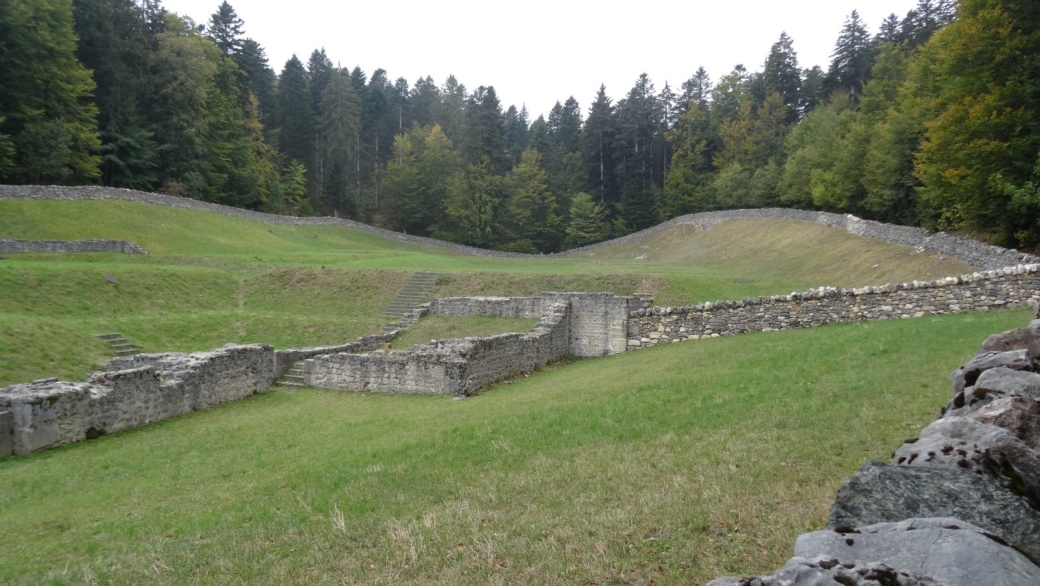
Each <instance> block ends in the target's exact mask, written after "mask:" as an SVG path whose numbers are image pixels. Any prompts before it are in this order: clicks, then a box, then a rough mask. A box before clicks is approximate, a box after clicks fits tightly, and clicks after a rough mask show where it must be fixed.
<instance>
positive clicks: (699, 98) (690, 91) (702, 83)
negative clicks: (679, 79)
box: [677, 67, 712, 116]
mask: <svg viewBox="0 0 1040 586" xmlns="http://www.w3.org/2000/svg"><path fill="white" fill-rule="evenodd" d="M711 89H712V87H711V78H710V77H709V76H708V71H707V70H706V69H704V68H703V67H698V68H697V71H696V72H695V73H694V74H693V76H691V77H690V79H688V80H686V81H684V82H683V84H682V90H683V93H682V96H680V98H679V103H678V104H677V107H678V113H677V116H682V115H683V114H684V113H685V112H686V111H687V110H689V109H690V108H693V107H698V108H700V109H701V110H703V111H705V112H707V111H708V100H709V99H710V98H711Z"/></svg>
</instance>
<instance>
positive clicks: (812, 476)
mask: <svg viewBox="0 0 1040 586" xmlns="http://www.w3.org/2000/svg"><path fill="white" fill-rule="evenodd" d="M1028 319H1029V316H1028V312H1026V311H1013V312H1000V313H989V314H976V315H958V316H944V317H927V318H921V319H915V320H899V321H888V322H874V323H869V324H847V325H840V326H827V327H823V328H818V329H814V330H800V331H793V332H773V333H767V334H749V335H744V336H736V337H730V338H719V339H714V340H706V341H699V342H686V343H681V344H673V345H669V346H666V347H661V348H656V349H652V350H645V351H639V352H634V353H628V354H624V355H620V356H615V357H611V358H605V359H597V360H587V361H577V362H574V363H572V364H569V365H566V366H557V367H552V368H549V369H547V370H545V371H542V372H539V373H536V374H535V375H532V376H531V377H530V378H528V379H521V380H519V381H517V382H515V383H513V384H509V385H500V386H498V387H496V388H495V389H493V390H491V391H489V392H486V393H484V394H482V395H480V396H478V397H474V398H470V399H468V400H466V401H452V400H450V398H447V397H444V398H441V397H427V396H394V395H377V394H355V393H344V392H335V391H322V390H300V391H295V392H294V391H287V390H277V391H272V392H269V393H265V394H262V395H258V396H255V397H252V398H249V399H246V400H243V401H240V402H236V403H233V404H229V405H225V406H221V407H217V408H214V409H210V410H207V411H203V412H198V413H193V414H191V415H188V416H185V417H181V418H179V419H176V420H172V421H168V422H164V423H160V424H156V425H151V426H148V427H145V428H140V429H137V430H132V431H128V432H124V433H119V434H115V435H113V436H108V437H104V438H101V439H99V440H95V441H91V442H87V443H82V444H75V445H69V446H66V447H63V448H59V449H56V450H52V451H49V452H45V453H41V454H36V455H31V456H26V457H18V458H13V459H8V460H5V461H0V582H3V583H10V584H39V583H49V584H78V583H113V584H138V583H156V584H186V583H187V584H191V583H221V584H223V583H232V584H284V583H336V584H340V583H343V584H473V583H478V584H479V583H487V584H520V583H523V584H585V583H590V582H594V583H597V584H648V583H649V582H650V580H654V581H655V582H656V583H658V584H676V583H679V584H698V583H703V582H705V581H707V580H709V579H711V578H713V577H715V576H717V575H721V574H732V573H740V574H744V573H756V572H768V571H772V570H773V569H775V568H776V567H778V566H780V565H782V563H783V562H784V561H785V560H786V559H787V557H789V555H790V548H791V543H792V542H793V540H794V538H795V536H797V535H798V534H800V533H802V532H805V531H808V530H812V529H816V528H819V527H821V526H823V525H824V523H825V519H826V515H827V510H828V506H829V504H830V502H831V501H832V499H833V495H834V493H835V491H836V489H837V488H838V486H840V484H841V483H842V482H843V481H844V480H845V479H847V478H848V477H849V476H850V475H851V474H852V473H853V472H854V471H855V470H856V469H857V468H858V467H859V466H860V465H862V464H863V462H865V461H866V460H868V459H881V460H884V459H887V457H888V455H889V453H890V452H891V451H892V450H893V449H894V448H895V447H897V446H898V445H899V444H900V442H901V441H902V440H903V439H904V438H908V437H915V436H916V435H917V434H918V433H919V430H920V428H921V427H923V426H924V425H926V424H927V423H928V422H929V421H931V420H932V419H933V418H934V416H935V413H936V411H937V410H938V408H939V407H940V406H941V405H942V404H943V403H944V402H945V401H946V400H947V399H948V397H949V396H950V394H951V391H950V389H949V378H948V374H949V372H950V371H951V370H953V369H954V368H955V367H956V366H957V365H958V364H960V363H962V362H963V361H965V360H966V359H968V358H969V357H970V356H971V355H972V354H973V352H974V349H975V348H976V347H977V345H978V344H979V342H981V340H982V339H984V338H985V337H986V336H987V335H988V334H990V333H992V332H995V331H999V330H1004V329H1008V328H1012V327H1017V326H1019V325H1021V324H1024V323H1026V322H1027V321H1028Z"/></svg>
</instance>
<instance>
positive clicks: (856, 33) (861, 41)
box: [825, 10, 875, 104]
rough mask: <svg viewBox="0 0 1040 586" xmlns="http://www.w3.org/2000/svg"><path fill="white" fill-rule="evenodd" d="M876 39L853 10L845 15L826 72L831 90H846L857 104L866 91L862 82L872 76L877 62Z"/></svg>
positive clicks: (828, 86)
mask: <svg viewBox="0 0 1040 586" xmlns="http://www.w3.org/2000/svg"><path fill="white" fill-rule="evenodd" d="M874 49H875V45H874V41H873V39H871V37H870V34H869V33H868V32H867V27H866V25H865V24H864V23H863V20H862V19H861V18H860V17H859V12H857V11H855V10H853V11H852V13H851V14H849V16H848V18H847V19H845V25H844V26H843V27H842V29H841V34H839V35H838V41H837V43H836V44H835V46H834V52H833V53H832V54H831V57H832V60H831V66H830V69H829V70H828V72H827V81H826V86H825V87H826V88H827V89H828V91H829V92H833V91H838V90H840V91H845V92H848V93H849V95H850V96H852V103H853V104H856V103H857V102H858V100H859V96H860V95H861V94H862V93H863V84H865V83H867V79H869V77H870V68H871V67H872V66H873V63H874Z"/></svg>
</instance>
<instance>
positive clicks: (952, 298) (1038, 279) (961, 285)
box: [628, 264, 1040, 349]
mask: <svg viewBox="0 0 1040 586" xmlns="http://www.w3.org/2000/svg"><path fill="white" fill-rule="evenodd" d="M1037 303H1040V265H1036V264H1030V265H1018V266H1015V267H1006V268H1004V269H1001V270H994V271H985V272H979V273H974V274H970V275H961V276H959V277H947V278H946V279H940V280H937V281H925V282H920V281H914V282H912V283H895V284H889V285H884V286H881V287H864V288H860V289H839V288H835V287H821V288H819V289H814V290H810V291H806V292H804V293H792V294H790V295H776V296H772V297H755V298H750V299H742V300H739V301H715V302H712V303H702V304H697V305H689V306H683V307H654V308H649V309H645V310H636V311H635V312H633V313H632V314H631V319H630V321H629V325H628V347H629V348H630V349H635V348H646V347H650V346H655V345H658V344H667V343H670V342H679V341H684V340H697V339H700V338H705V337H717V336H729V335H734V334H742V333H745V332H759V331H773V330H790V329H796V328H810V327H816V326H820V325H824V324H833V323H844V322H853V321H865V320H884V319H902V318H910V317H921V316H924V315H936V314H945V313H964V312H973V311H989V310H991V309H1005V308H1006V309H1010V308H1015V307H1023V306H1026V305H1036V304H1037Z"/></svg>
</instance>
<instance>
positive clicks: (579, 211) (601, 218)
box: [563, 193, 607, 250]
mask: <svg viewBox="0 0 1040 586" xmlns="http://www.w3.org/2000/svg"><path fill="white" fill-rule="evenodd" d="M606 228H607V227H606V221H605V215H604V212H603V207H602V206H600V205H599V204H597V203H596V202H595V201H593V199H592V196H591V195H589V194H587V193H579V194H577V195H575V196H574V200H573V201H572V202H571V213H570V222H569V223H568V224H567V228H566V230H565V231H564V233H565V234H566V238H565V240H564V245H563V248H564V249H565V250H569V249H572V248H578V247H579V246H587V245H589V244H594V243H596V242H599V241H601V240H603V239H604V238H605V237H606V232H607V229H606Z"/></svg>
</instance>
